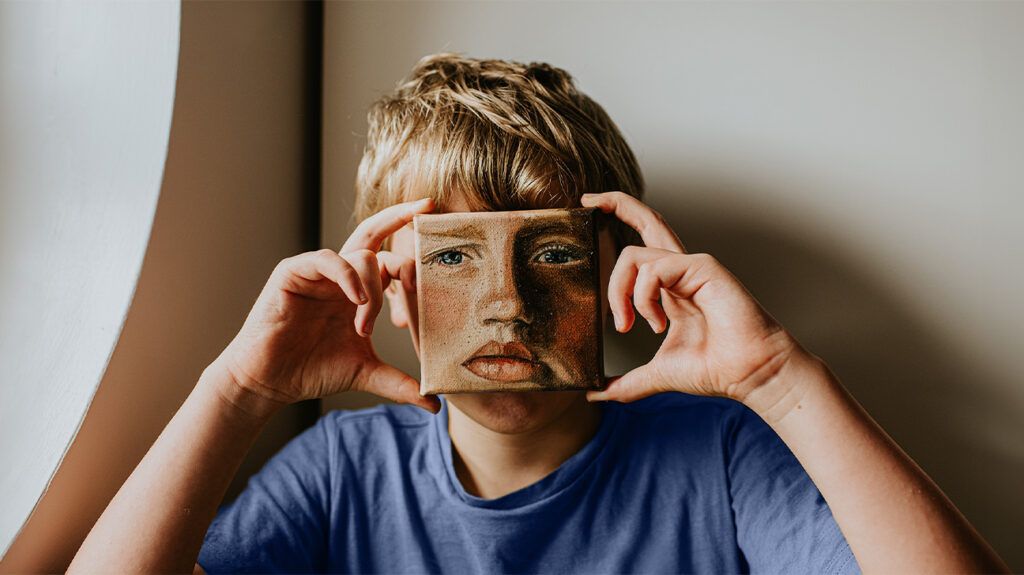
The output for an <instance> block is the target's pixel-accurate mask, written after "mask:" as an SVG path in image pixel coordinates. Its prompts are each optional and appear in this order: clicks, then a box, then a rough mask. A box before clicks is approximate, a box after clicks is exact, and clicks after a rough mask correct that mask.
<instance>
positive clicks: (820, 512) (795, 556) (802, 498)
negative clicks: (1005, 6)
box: [726, 406, 860, 573]
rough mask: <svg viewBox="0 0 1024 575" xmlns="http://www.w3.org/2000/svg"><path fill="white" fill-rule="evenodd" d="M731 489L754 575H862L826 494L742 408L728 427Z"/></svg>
mask: <svg viewBox="0 0 1024 575" xmlns="http://www.w3.org/2000/svg"><path fill="white" fill-rule="evenodd" d="M726 433H727V436H726V445H727V449H728V452H729V453H728V456H729V461H728V465H729V489H730V492H731V496H732V507H733V512H734V513H735V518H736V530H737V539H738V542H739V547H740V550H741V551H742V552H743V555H744V557H745V558H746V560H747V563H748V565H749V567H750V572H751V573H859V572H860V569H859V567H858V565H857V562H856V560H855V559H854V557H853V553H852V552H851V551H850V547H849V545H847V543H846V538H845V537H843V534H842V532H840V531H839V526H838V525H837V524H836V522H835V520H834V519H833V518H832V512H831V510H829V507H828V504H827V503H825V500H824V498H822V496H821V493H820V492H819V491H818V489H817V487H815V485H814V483H813V482H812V481H811V479H810V477H808V475H807V473H806V472H805V471H804V469H803V466H801V465H800V463H799V462H798V461H797V459H796V457H795V456H794V455H793V454H792V452H791V451H790V450H789V448H788V447H786V444H785V443H783V442H782V440H781V439H780V438H779V436H778V435H777V434H776V433H775V431H774V430H773V429H772V428H771V427H769V426H768V424H766V423H765V422H764V421H763V420H762V419H761V418H760V417H759V416H758V415H757V414H756V413H754V412H753V411H751V410H750V409H747V408H746V407H743V406H740V409H739V412H738V413H737V414H736V416H735V418H733V419H732V421H731V425H728V426H727V428H726Z"/></svg>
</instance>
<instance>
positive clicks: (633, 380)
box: [587, 364, 663, 403]
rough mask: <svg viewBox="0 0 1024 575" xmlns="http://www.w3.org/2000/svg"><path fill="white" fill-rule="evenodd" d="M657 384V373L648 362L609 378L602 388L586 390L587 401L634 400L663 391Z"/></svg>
mask: <svg viewBox="0 0 1024 575" xmlns="http://www.w3.org/2000/svg"><path fill="white" fill-rule="evenodd" d="M657 384H658V378H657V374H656V373H655V372H654V370H653V368H651V367H650V364H647V365H641V366H640V367H638V368H636V369H634V370H632V371H629V372H627V373H626V374H624V375H621V376H619V377H612V378H609V380H608V385H607V387H605V388H604V389H603V390H599V391H588V392H587V401H621V402H624V403H627V402H630V401H636V400H638V399H643V398H645V397H647V396H649V395H654V394H655V393H659V392H661V391H663V390H662V389H660V388H659V386H658V385H657Z"/></svg>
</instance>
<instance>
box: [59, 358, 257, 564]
mask: <svg viewBox="0 0 1024 575" xmlns="http://www.w3.org/2000/svg"><path fill="white" fill-rule="evenodd" d="M235 390H236V386H234V384H233V383H232V380H231V376H230V373H229V372H228V371H227V370H225V369H223V368H221V367H220V366H219V364H218V363H217V362H214V364H211V365H210V367H208V368H207V369H206V370H205V371H204V372H203V375H202V376H201V377H200V379H199V382H198V384H196V386H195V388H194V389H193V390H192V393H191V394H189V396H188V398H187V399H186V400H185V403H184V404H182V406H181V408H180V409H179V410H178V412H177V413H176V414H175V415H174V417H173V418H172V419H171V421H170V423H168V424H167V427H166V428H164V430H163V432H162V433H161V434H160V436H159V437H158V438H157V440H156V442H155V443H154V444H153V446H152V447H151V448H150V449H149V451H148V452H147V453H146V456H145V457H144V458H143V459H142V461H141V462H140V463H139V465H138V466H137V467H136V468H135V470H134V471H133V472H132V474H131V475H130V476H129V477H128V479H127V481H125V483H124V485H123V486H122V487H121V489H120V490H119V491H118V492H117V494H116V495H115V496H114V498H113V500H112V501H111V502H110V504H109V505H108V506H107V508H106V510H105V511H104V512H103V514H102V515H101V516H100V518H99V520H98V521H97V522H96V525H95V526H93V528H92V530H91V531H90V533H89V536H88V537H87V538H86V540H85V542H84V543H83V544H82V547H81V548H80V549H79V551H78V554H77V555H76V556H75V558H74V560H73V561H72V563H71V567H70V571H71V572H85V573H97V572H105V573H115V572H116V573H123V572H161V573H170V572H175V573H180V572H186V573H191V572H192V568H193V565H194V564H195V560H196V558H197V557H198V555H199V549H200V547H201V546H202V541H203V537H204V535H205V533H206V530H207V528H208V527H209V525H210V522H211V521H212V520H213V517H214V516H215V515H216V511H217V506H218V505H219V504H220V502H221V499H222V498H223V497H224V493H225V492H226V491H227V487H228V484H229V483H230V482H231V479H232V477H233V476H234V474H235V472H236V471H237V470H238V466H239V465H240V463H241V461H242V459H243V458H244V456H245V454H246V453H247V452H248V450H249V448H250V447H251V446H252V443H253V441H254V440H255V439H256V436H257V435H258V434H259V432H260V430H261V429H262V428H263V426H264V424H265V423H266V421H267V420H268V419H269V417H270V415H271V414H272V412H273V410H272V409H254V407H255V406H254V405H253V404H251V403H248V402H247V401H248V400H246V398H245V397H243V396H241V395H239V394H237V393H236V391H235ZM260 407H262V406H260Z"/></svg>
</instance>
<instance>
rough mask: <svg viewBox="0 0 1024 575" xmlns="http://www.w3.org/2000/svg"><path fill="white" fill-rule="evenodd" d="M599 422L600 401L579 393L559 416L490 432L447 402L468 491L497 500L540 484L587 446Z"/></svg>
mask: <svg viewBox="0 0 1024 575" xmlns="http://www.w3.org/2000/svg"><path fill="white" fill-rule="evenodd" d="M600 423H601V406H600V405H598V404H595V403H590V402H588V401H587V400H586V398H585V397H583V396H581V397H580V399H579V401H575V402H573V403H572V404H570V406H569V407H568V408H567V409H566V410H565V412H564V413H563V414H562V416H561V417H559V418H557V419H555V420H553V421H552V422H551V423H549V424H547V425H546V426H544V427H541V428H538V429H534V430H531V431H528V432H524V433H518V434H512V433H499V432H496V431H492V430H490V429H488V428H486V427H484V426H482V425H480V424H479V423H477V422H476V421H474V420H473V419H472V418H471V417H469V416H468V415H466V414H465V413H463V412H461V411H459V409H458V408H457V407H455V406H454V405H452V403H451V402H449V403H448V434H449V436H450V437H451V440H452V464H453V465H454V467H455V473H456V475H457V476H458V478H459V481H460V482H461V483H462V486H463V488H464V489H465V490H466V492H468V493H470V494H472V495H475V496H477V497H482V498H484V499H495V498H498V497H501V496H503V495H507V494H509V493H512V492H513V491H517V490H519V489H522V488H523V487H526V486H528V485H532V484H533V483H536V482H537V481H539V480H540V479H542V478H544V477H545V476H546V475H548V474H549V473H551V472H552V471H554V470H555V469H557V468H558V466H560V465H561V464H562V463H563V462H564V461H565V460H566V459H569V457H571V456H572V455H573V454H575V453H576V452H577V451H579V450H580V449H582V448H583V446H584V445H586V444H587V442H588V441H590V439H591V438H592V437H593V436H594V434H595V433H596V432H597V428H598V426H599V425H600Z"/></svg>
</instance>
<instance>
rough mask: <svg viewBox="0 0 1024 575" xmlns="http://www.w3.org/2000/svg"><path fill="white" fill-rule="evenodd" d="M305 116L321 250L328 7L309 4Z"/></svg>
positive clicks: (307, 229) (311, 233) (310, 201)
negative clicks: (325, 41)
mask: <svg viewBox="0 0 1024 575" xmlns="http://www.w3.org/2000/svg"><path fill="white" fill-rule="evenodd" d="M305 10H306V14H305V21H306V25H305V49H304V50H303V52H304V54H303V57H304V60H305V68H306V73H305V84H306V85H305V93H306V102H305V106H304V108H305V113H304V117H303V122H304V128H305V132H306V138H305V142H304V144H303V148H304V150H303V172H304V177H303V180H304V181H303V192H304V193H303V195H302V197H303V209H302V220H303V221H302V229H303V231H304V237H303V241H302V244H303V249H304V250H305V251H311V250H316V249H320V241H321V240H320V231H321V230H320V215H321V206H322V201H321V190H322V185H321V180H322V175H321V155H322V153H323V147H322V140H321V138H322V130H323V128H322V122H323V64H324V3H323V1H322V0H307V1H306V3H305ZM298 407H300V409H298V410H297V411H298V414H297V416H298V417H299V419H300V421H299V424H300V425H301V427H302V428H303V429H305V428H306V427H309V426H310V425H313V424H314V423H316V420H317V419H318V418H319V417H320V410H321V401H320V400H319V399H311V400H308V401H303V402H301V403H299V404H298Z"/></svg>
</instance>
